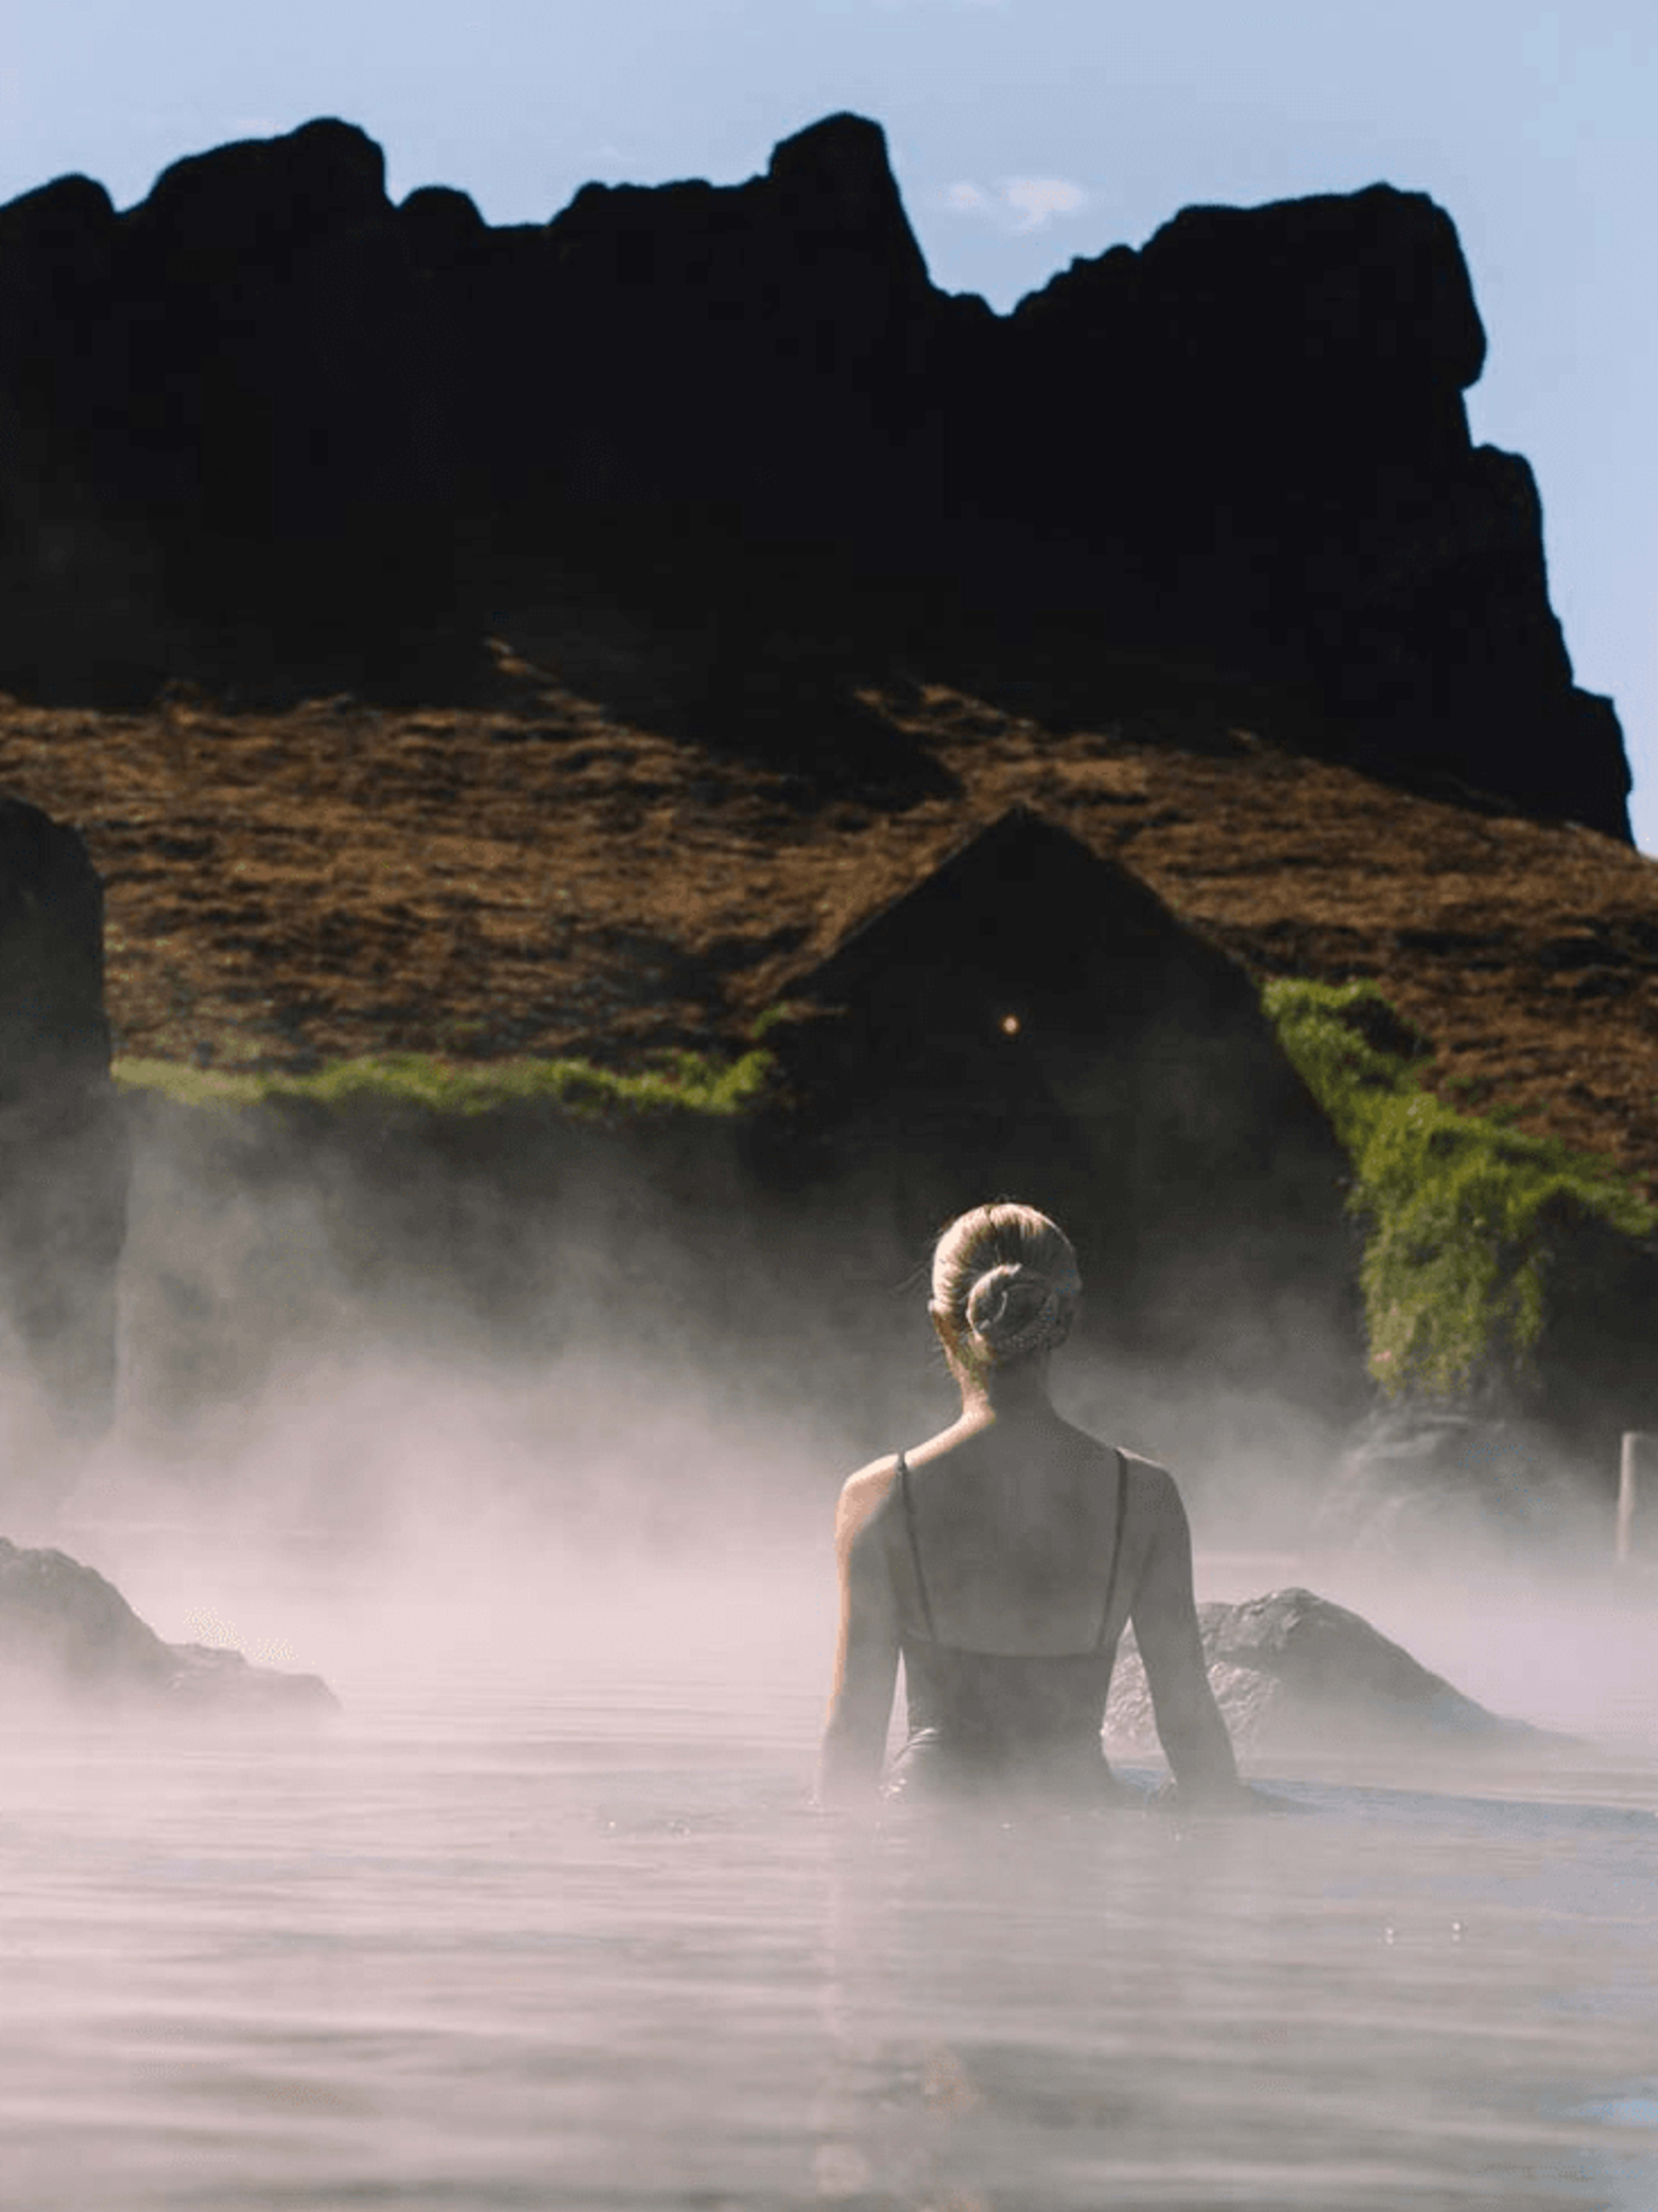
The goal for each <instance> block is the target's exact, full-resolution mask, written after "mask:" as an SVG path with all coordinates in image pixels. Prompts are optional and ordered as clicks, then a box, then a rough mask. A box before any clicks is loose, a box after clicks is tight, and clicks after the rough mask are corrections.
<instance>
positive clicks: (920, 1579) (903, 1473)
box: [898, 1444, 1128, 1651]
mask: <svg viewBox="0 0 1658 2212" xmlns="http://www.w3.org/2000/svg"><path fill="white" fill-rule="evenodd" d="M1112 1449H1113V1451H1114V1453H1115V1455H1116V1461H1117V1513H1116V1520H1115V1523H1114V1527H1113V1528H1112V1533H1111V1572H1110V1574H1109V1576H1108V1577H1107V1579H1106V1585H1105V1610H1104V1612H1103V1613H1101V1615H1100V1632H1099V1634H1098V1635H1097V1636H1096V1638H1094V1643H1093V1647H1092V1648H1093V1650H1096V1651H1102V1650H1104V1648H1105V1632H1106V1631H1107V1629H1108V1628H1109V1627H1110V1626H1111V1609H1112V1607H1114V1605H1115V1603H1116V1601H1117V1573H1118V1570H1119V1569H1120V1568H1121V1565H1122V1526H1123V1520H1124V1517H1125V1514H1126V1511H1127V1504H1128V1462H1127V1460H1126V1459H1125V1458H1124V1457H1123V1455H1122V1449H1121V1445H1116V1444H1114V1445H1113V1446H1112ZM898 1495H899V1496H900V1497H901V1498H902V1499H903V1502H904V1528H905V1529H906V1530H907V1532H908V1536H909V1563H910V1565H911V1566H912V1567H913V1568H914V1571H915V1595H917V1596H918V1597H919V1598H920V1601H921V1619H922V1621H923V1622H924V1624H925V1625H926V1640H927V1642H928V1643H929V1644H936V1643H937V1642H938V1637H937V1635H936V1634H935V1632H934V1631H933V1626H932V1606H931V1605H930V1604H929V1602H928V1601H927V1594H926V1576H925V1575H924V1574H923V1573H922V1571H921V1546H920V1539H919V1538H918V1537H917V1535H916V1534H915V1508H914V1504H912V1503H911V1502H910V1495H909V1462H908V1460H907V1459H906V1458H905V1457H904V1455H903V1454H902V1452H900V1453H899V1455H898Z"/></svg>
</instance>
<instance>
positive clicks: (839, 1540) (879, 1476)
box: [835, 1452, 898, 1559]
mask: <svg viewBox="0 0 1658 2212" xmlns="http://www.w3.org/2000/svg"><path fill="white" fill-rule="evenodd" d="M897 1480H898V1455H897V1454H896V1452H888V1453H886V1454H885V1455H884V1457H882V1458H880V1459H872V1460H871V1462H869V1465H868V1466H867V1467H860V1468H859V1469H858V1472H857V1473H856V1474H849V1475H848V1476H847V1479H846V1480H845V1482H844V1483H842V1485H841V1502H840V1504H838V1505H837V1506H836V1508H835V1549H836V1551H837V1552H839V1553H840V1554H841V1557H842V1558H843V1559H844V1558H845V1556H846V1555H847V1553H848V1552H849V1551H850V1550H851V1549H852V1547H853V1544H855V1543H856V1542H857V1541H858V1539H859V1536H861V1535H862V1534H863V1533H864V1531H865V1528H868V1527H869V1525H870V1523H871V1522H872V1521H873V1520H874V1518H875V1516H876V1515H877V1514H878V1512H879V1511H880V1510H881V1508H882V1507H883V1506H884V1504H886V1502H887V1500H888V1498H890V1497H891V1495H892V1492H893V1487H894V1486H895V1485H896V1482H897Z"/></svg>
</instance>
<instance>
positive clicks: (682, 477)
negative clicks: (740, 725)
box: [0, 115, 1628, 836]
mask: <svg viewBox="0 0 1658 2212" xmlns="http://www.w3.org/2000/svg"><path fill="white" fill-rule="evenodd" d="M1484 349H1485V338H1484V333H1483V331H1482V330H1481V327H1480V323H1479V315H1478V313H1477V312H1476V309H1475V307H1474V303H1473V295H1472V291H1471V289H1470V285H1469V281H1468V276H1467V270H1466V268H1465V266H1464V264H1463V260H1462V257H1461V250H1460V248H1459V246H1458V243H1457V240H1456V234H1455V230H1454V228H1453V227H1452V224H1451V222H1450V221H1449V219H1448V216H1446V215H1445V214H1444V213H1443V212H1442V210H1440V209H1438V208H1437V207H1436V206H1435V205H1434V204H1432V203H1431V202H1430V201H1429V200H1427V199H1426V198H1424V197H1422V196H1421V195H1419V194H1412V193H1406V192H1400V191H1394V190H1391V189H1390V188H1388V187H1386V186H1382V185H1377V186H1375V187H1373V188H1371V189H1370V190H1369V191H1363V192H1358V193H1356V194H1352V195H1349V196H1345V197H1323V198H1316V199H1309V200H1304V201H1297V202H1290V203H1285V204H1281V205H1278V206H1271V207H1263V208H1257V209H1253V210H1236V209H1217V208H1207V209H1192V210H1187V211H1186V212H1185V213H1183V214H1181V215H1180V216H1177V217H1176V218H1175V221H1174V222H1170V223H1169V224H1168V225H1167V226H1166V227H1165V228H1163V230H1161V231H1159V232H1158V233H1157V235H1156V236H1155V237H1154V238H1153V239H1152V240H1151V241H1150V242H1149V243H1148V244H1147V245H1146V246H1145V247H1144V248H1143V249H1142V250H1140V251H1139V252H1133V251H1131V250H1129V249H1128V248H1127V247H1121V246H1119V247H1115V248H1114V249H1112V250H1111V251H1110V252H1107V253H1104V254H1102V255H1101V256H1099V257H1097V258H1094V259H1090V260H1084V261H1078V262H1076V263H1074V264H1072V267H1071V268H1070V269H1069V270H1066V272H1065V273H1064V274H1063V275H1061V276H1057V277H1056V278H1055V279H1054V281H1053V283H1050V284H1049V285H1048V286H1047V287H1046V289H1044V290H1042V292H1041V293H1039V294H1037V295H1034V296H1033V297H1031V298H1029V299H1028V300H1026V301H1023V303H1022V304H1021V305H1020V307H1018V309H1017V311H1016V312H1015V313H1013V314H1012V315H1011V316H1008V317H1005V318H1002V317H998V316H996V315H993V313H991V312H990V310H989V309H988V308H987V307H986V306H985V305H984V303H983V302H982V301H979V300H976V299H972V298H958V297H953V296H951V295H946V294H944V293H942V292H940V291H938V289H936V288H935V287H934V286H933V285H932V283H931V281H930V280H929V277H928V276H927V272H926V267H925V264H924V263H923V260H922V258H921V255H920V251H919V249H918V247H917V246H916V243H915V240H914V235H913V234H912V233H911V230H910V228H909V225H908V221H907V219H906V216H905V214H904V210H903V208H902V203H901V201H900V198H899V195H898V192H897V189H896V185H895V183H894V180H893V178H892V175H891V173H890V168H889V167H888V163H887V158H886V149H885V144H884V139H883V137H882V134H881V132H880V131H879V130H878V128H877V126H876V125H873V124H872V123H869V122H866V121H864V120H861V119H859V118H856V117H853V116H846V115H841V116H835V117H831V118H829V119H827V120H826V121H824V122H823V123H820V124H818V125H815V126H814V127H813V128H812V129H811V130H809V131H804V132H802V133H800V134H799V136H798V137H794V138H792V139H789V140H787V141H786V142H785V143H783V144H782V145H780V147H779V148H778V149H777V150H776V152H775V153H774V155H773V157H772V160H771V162H770V165H769V167H768V170H767V172H766V173H765V175H764V176H762V177H758V178H755V179H751V180H750V181H749V182H747V183H745V184H742V185H733V186H729V187H716V186H713V185H707V184H697V183H688V184H679V185H665V186H662V187H659V188H655V189H649V190H647V189H639V188H633V187H615V188H613V187H605V186H601V185H589V186H587V187H586V188H585V189H584V190H583V191H580V192H579V193H578V194H577V196H576V197H575V199H574V201H573V202H572V203H571V204H570V205H569V206H568V208H567V209H565V210H563V212H562V214H560V215H558V216H556V217H555V218H554V219H553V220H552V221H551V222H547V223H545V224H541V225H523V226H516V227H508V228H490V227H489V226H488V225H487V224H485V223H484V222H483V220H482V218H481V217H480V216H478V214H477V210H476V209H475V208H474V207H473V205H472V204H471V201H470V200H468V199H467V198H466V197H465V195H464V194H463V193H460V192H458V191H448V190H443V189H437V188H428V189H426V190H423V191H417V192H415V193H413V194H411V195H410V197H409V198H408V199H407V200H405V201H404V203H403V204H401V205H400V206H393V205H392V204H391V202H390V201H389V200H388V199H387V197H386V191H385V185H384V178H383V166H382V162H381V158H380V152H379V149H377V148H376V147H375V146H374V144H373V143H371V142H370V141H369V140H368V139H367V138H366V137H364V136H363V135H362V133H361V132H360V131H356V130H354V129H352V128H350V127H349V126H348V125H344V124H343V123H338V122H317V123H313V124H309V125H306V126H305V127H304V128H303V129H302V130H300V131H295V132H294V133H292V134H291V135H290V136H288V137H284V138H280V139H275V140H271V141H268V142H260V143H247V144H243V145H235V146H228V147H224V148H222V149H219V150H218V151H216V152H215V153H211V154H207V155H200V156H197V157H195V158H193V159H191V160H189V161H181V162H179V163H178V164H177V165H176V166H175V167H173V168H171V169H169V170H168V171H167V172H166V173H165V174H164V175H163V176H162V177H161V179H159V180H158V182H157V183H156V185H155V188H154V190H153V191H151V193H150V195H149V198H148V199H147V200H145V201H144V202H143V204H141V205H140V206H138V207H137V208H134V209H132V210H131V211H129V212H127V213H125V214H118V213H117V212H116V211H115V210H114V209H113V208H112V205H111V204H110V202H109V199H108V197H107V195H106V193H105V192H104V191H102V189H101V188H100V186H98V185H94V184H93V183H90V182H88V180H87V179H84V178H66V179H60V180H59V181H58V182H57V183H55V184H52V185H47V186H46V187H45V188H44V189H42V190H40V191H36V192H33V193H31V194H28V195H26V196H25V197H23V198H21V199H19V200H16V201H14V202H13V203H12V204H10V205H9V207H7V208H5V209H3V210H0V581H3V583H4V585H5V587H6V592H5V610H6V611H4V612H3V613H0V684H10V685H11V686H13V687H14V688H18V689H24V690H33V691H38V692H44V693H47V694H53V695H57V696H66V695H69V694H73V693H76V692H79V693H82V694H85V693H86V692H88V690H91V691H94V692H99V693H101V695H103V696H111V695H114V696H123V695H125V696H134V695H138V696H143V695H144V694H145V693H146V691H147V689H153V688H154V685H155V683H156V682H157V681H158V680H160V679H161V678H163V677H164V676H166V675H167V674H172V673H179V672H185V671H189V672H197V673H201V672H205V673H208V674H210V675H211V676H214V677H216V678H218V679H220V680H225V679H226V678H228V677H234V678H237V679H239V680H245V681H249V682H253V683H258V682H259V681H261V680H264V681H270V680H274V679H275V678H277V677H279V676H280V677H281V678H282V679H283V680H286V681H288V682H292V683H297V684H304V683H306V682H307V681H313V680H316V679H317V678H327V680H329V681H331V682H335V681H337V682H345V683H349V684H353V685H356V686H380V687H381V688H383V689H386V690H391V691H393V692H399V691H400V692H402V693H403V694H404V695H405V696H412V695H415V694H418V693H422V692H423V691H429V690H432V689H434V687H437V686H440V685H443V684H455V683H459V682H464V681H465V671H466V666H467V661H468V656H469V654H470V653H471V652H472V651H474V650H475V648H476V644H477V638H478V635H479V634H480V631H481V629H482V628H483V616H484V611H485V608H486V606H487V605H488V603H489V593H490V590H491V588H492V586H491V582H490V580H491V579H492V578H494V579H498V578H499V575H500V573H501V563H502V562H511V561H512V560H513V559H518V560H520V561H522V560H526V559H533V558H535V557H537V556H553V557H556V558H561V559H565V560H572V559H574V560H576V561H579V562H590V563H591V562H593V561H594V560H596V559H600V558H603V559H604V561H605V562H608V564H609V565H608V581H609V582H610V584H611V585H612V586H613V585H614V584H615V582H616V580H617V579H618V578H619V579H620V580H621V581H622V583H623V586H624V587H625V588H628V589H630V590H633V591H635V592H636V593H639V594H641V595H643V597H644V598H645V599H647V601H649V602H650V603H651V604H652V605H655V606H657V607H659V608H660V607H668V608H671V609H672V610H673V611H674V612H675V615H676V617H677V618H678V619H681V620H684V619H687V618H688V617H687V616H686V610H687V609H688V608H689V611H690V612H689V620H690V621H691V622H692V623H693V624H694V625H695V624H696V623H701V625H702V626H703V628H704V629H707V630H708V632H709V633H710V636H711V643H710V647H709V652H708V665H709V668H710V670H711V673H710V676H709V679H708V692H709V696H708V699H707V700H706V701H704V702H702V705H703V708H704V710H705V713H706V714H712V715H713V716H714V718H715V719H718V718H719V716H720V714H722V713H723V712H725V711H726V709H727V708H731V706H732V692H733V679H732V672H731V671H732V666H733V665H739V666H740V665H744V664H746V663H747V662H748V660H749V659H750V658H751V657H752V656H753V655H754V654H756V653H762V657H763V641H764V639H765V638H766V637H767V636H768V635H775V634H776V633H777V632H778V631H779V630H780V629H782V630H788V629H799V627H800V625H801V623H802V622H803V621H805V622H807V623H811V622H816V623H818V624H819V625H820V626H822V625H823V624H825V623H827V625H828V627H829V628H830V629H836V628H837V627H838V628H839V629H841V631H844V630H845V629H846V627H847V608H848V607H852V608H855V609H856V611H857V612H858V618H859V621H860V622H861V623H863V624H864V626H865V629H873V630H874V631H875V632H877V633H879V632H880V631H881V629H882V626H883V624H885V626H886V639H885V641H886V642H887V643H889V644H890V642H891V641H893V639H895V638H896V637H897V636H899V635H903V636H905V637H907V638H909V639H911V640H913V638H914V633H915V626H916V623H917V621H918V620H923V619H924V620H926V621H935V620H937V619H938V610H939V609H940V608H948V609H951V610H953V611H954V618H955V619H956V620H957V621H958V622H959V623H961V624H962V626H963V629H965V630H966V631H968V632H969V633H970V634H973V635H994V637H995V638H996V639H997V640H999V647H1000V650H1001V651H1002V653H1003V654H1004V658H1005V659H1011V661H1014V662H1017V661H1019V660H1020V659H1023V661H1024V662H1026V663H1027V664H1033V665H1034V664H1035V663H1038V662H1040V663H1042V665H1045V666H1046V667H1047V668H1048V671H1049V674H1050V677H1052V675H1053V671H1054V666H1055V665H1058V671H1059V672H1058V678H1057V680H1058V682H1059V684H1060V689H1061V690H1063V689H1064V688H1065V684H1066V681H1067V680H1068V679H1067V676H1066V665H1067V663H1068V662H1074V664H1075V666H1076V668H1077V669H1078V670H1080V669H1082V667H1083V666H1084V664H1087V663H1089V662H1090V656H1097V655H1098V654H1099V653H1119V654H1130V655H1134V656H1138V657H1139V658H1141V659H1147V658H1149V659H1154V660H1163V661H1169V662H1174V663H1176V664H1179V665H1182V666H1184V667H1187V668H1188V669H1189V668H1192V667H1198V668H1202V669H1208V670H1212V671H1218V672H1219V673H1221V674H1224V675H1227V676H1230V677H1235V678H1239V679H1241V680H1247V681H1249V682H1254V683H1265V684H1270V685H1272V686H1276V687H1278V688H1279V690H1281V692H1282V694H1283V696H1285V697H1286V698H1293V699H1295V700H1297V701H1298V702H1301V708H1300V711H1301V712H1302V714H1303V741H1304V742H1308V743H1311V744H1316V745H1317V746H1318V747H1319V748H1320V749H1321V750H1327V751H1331V752H1333V753H1335V754H1337V755H1339V756H1340V757H1345V758H1348V759H1351V760H1353V761H1354V762H1356V763H1358V764H1359V765H1361V766H1363V767H1365V768H1367V769H1370V770H1371V771H1372V772H1375V773H1378V774H1382V775H1394V776H1398V777H1401V778H1403V779H1404V780H1406V781H1418V782H1420V781H1424V780H1426V781H1430V782H1433V783H1434V784H1435V785H1436V787H1438V788H1441V789H1447V790H1455V787H1456V786H1457V785H1459V784H1461V785H1464V786H1469V787H1475V788H1477V789H1479V790H1485V791H1489V792H1494V793H1497V794H1499V795H1501V796H1503V797H1504V798H1506V799H1509V800H1510V801H1512V802H1514V803H1515V804H1517V805H1519V806H1520V807H1521V808H1522V809H1525V810H1529V811H1535V812H1539V813H1542V814H1557V815H1564V816H1568V817H1575V818H1577V819H1580V820H1582V821H1584V822H1586V823H1590V824H1592V825H1594V826H1595V827H1597V828H1600V829H1606V830H1609V831H1611V832H1612V833H1613V834H1616V835H1620V836H1627V834H1628V831H1627V818H1626V815H1625V792H1626V790H1627V786H1628V772H1627V768H1626V764H1625V758H1624V753H1623V746H1622V740H1621V737H1620V734H1619V729H1618V725H1617V721H1616V718H1615V716H1614V714H1613V713H1612V708H1611V706H1610V704H1609V703H1608V702H1606V701H1604V700H1600V699H1596V698H1594V697H1591V696H1588V695H1585V694H1583V693H1582V692H1580V691H1578V690H1576V689H1575V688H1574V686H1573V684H1572V680H1571V670H1570V662H1569V660H1568V659H1567V655H1566V652H1565V648H1564V644H1563V641H1562V639H1561V636H1560V632H1559V629H1558V624H1557V623H1556V621H1555V619H1554V617H1553V615H1552V611H1551V610H1550V606H1549V601H1548V594H1547V586H1546V574H1545V568H1544V560H1543V552H1542V540H1541V523H1540V508H1539V503H1538V499H1537V495H1536V491H1535V489H1534V487H1533V482H1532V478H1531V476H1530V472H1529V471H1528V470H1527V466H1526V465H1525V463H1524V462H1523V461H1521V460H1520V459H1516V458H1515V457H1514V456H1512V455H1509V454H1504V453H1497V452H1495V451H1493V450H1491V449H1490V448H1487V447H1474V446H1473V443H1472V441H1471V440H1470V437H1469V434H1468V429H1467V420H1466V416H1465V413H1464V409H1463V401H1462V394H1463V392H1464V391H1465V389H1466V388H1467V386H1468V385H1470V384H1471V383H1472V382H1473V380H1475V378H1476V377H1477V376H1478V375H1479V370H1480V366H1481V362H1482V360H1483V356H1484ZM802 562H805V563H806V564H807V565H806V566H805V568H802V567H801V565H800V564H801V563H802ZM792 564H793V565H792ZM837 592H842V593H843V594H846V595H849V596H844V597H843V598H842V599H839V600H837V599H836V597H835V595H836V593H837ZM830 601H834V602H835V607H838V609H839V611H838V613H837V612H836V611H835V607H832V606H830V605H829V602H830ZM854 626H855V625H854ZM879 642H881V640H880V638H879V637H878V638H877V643H879ZM735 688H736V690H737V691H738V692H740V690H741V684H740V680H739V681H738V682H737V684H736V687H735Z"/></svg>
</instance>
